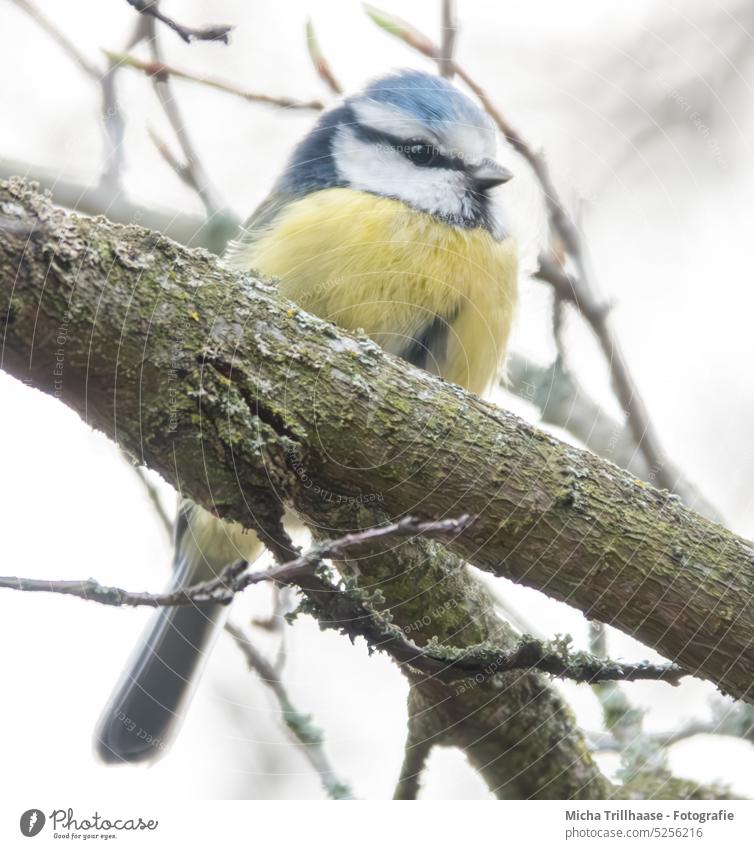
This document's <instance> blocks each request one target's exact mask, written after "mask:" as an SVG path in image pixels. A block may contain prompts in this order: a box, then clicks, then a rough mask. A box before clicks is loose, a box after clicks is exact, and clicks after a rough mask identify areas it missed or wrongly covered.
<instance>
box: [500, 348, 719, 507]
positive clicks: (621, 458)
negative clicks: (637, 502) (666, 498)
mask: <svg viewBox="0 0 754 849" xmlns="http://www.w3.org/2000/svg"><path fill="white" fill-rule="evenodd" d="M506 371H507V380H506V382H504V383H502V384H501V385H502V388H503V389H505V390H507V391H509V392H512V393H513V394H514V395H517V396H518V397H519V398H523V399H524V400H525V401H528V402H529V403H530V404H533V405H534V406H535V407H537V409H538V410H539V412H540V415H541V421H543V422H545V423H546V424H549V425H553V426H554V427H559V428H562V429H563V430H565V431H567V432H568V433H570V434H571V435H572V436H575V437H576V439H578V440H579V441H580V442H582V443H583V444H584V445H585V446H586V447H587V448H588V449H589V450H590V451H593V452H594V453H595V454H597V455H598V456H600V457H604V459H605V460H610V462H611V463H615V465H616V466H620V467H621V468H622V469H628V471H630V472H632V473H633V474H634V475H635V476H636V477H637V478H639V479H640V480H643V481H647V483H655V482H656V481H655V475H654V473H653V470H652V468H651V467H650V466H649V465H648V464H647V461H646V459H645V457H644V455H643V454H642V453H641V452H640V451H639V450H638V446H637V444H636V440H635V439H634V435H633V432H632V431H631V429H630V428H629V427H628V425H627V423H626V422H623V421H619V420H618V419H615V418H613V417H612V416H610V415H609V414H608V413H607V412H606V411H605V410H604V409H603V408H602V406H601V405H600V404H598V403H597V401H595V399H594V398H592V397H591V395H589V393H588V392H587V391H586V390H585V389H584V387H583V386H582V385H581V384H580V383H579V382H578V381H577V380H576V377H575V376H574V374H573V373H572V372H571V371H569V370H567V369H566V367H565V365H564V362H563V359H562V357H556V358H555V360H554V361H553V362H552V363H551V364H550V365H549V366H543V365H539V364H538V363H535V362H532V361H531V360H529V359H527V358H526V357H523V356H521V355H520V354H517V353H515V352H514V353H512V354H511V355H510V356H509V357H508V361H507V369H506ZM666 470H667V472H668V473H669V474H670V475H671V476H672V479H673V481H674V483H673V487H672V491H673V492H675V493H676V494H677V495H679V496H680V497H681V499H682V500H683V502H684V504H686V506H687V507H690V508H691V509H692V510H696V511H697V512H698V513H701V514H702V515H703V516H706V517H707V518H708V519H712V521H713V522H720V523H723V519H722V516H721V514H720V511H719V510H717V508H716V507H715V506H714V505H713V504H712V503H711V502H710V501H709V500H708V499H707V498H706V497H705V496H704V495H702V493H701V492H700V491H699V489H698V488H697V487H696V486H694V484H692V483H691V481H689V480H688V478H686V476H685V475H684V474H683V472H682V471H681V470H680V469H679V468H678V467H677V466H674V465H671V464H670V462H668V463H667V464H666Z"/></svg>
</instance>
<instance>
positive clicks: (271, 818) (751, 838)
mask: <svg viewBox="0 0 754 849" xmlns="http://www.w3.org/2000/svg"><path fill="white" fill-rule="evenodd" d="M32 802H33V803H36V804H35V805H34V806H32V805H31V804H30V803H32ZM398 839H399V840H400V844H401V845H403V846H406V845H407V846H427V845H437V846H442V847H446V846H454V845H455V846H467V847H473V846H474V844H475V841H476V840H480V841H482V842H483V843H484V844H485V845H489V844H490V843H492V845H495V846H501V847H503V846H514V845H527V844H528V845H534V846H543V847H547V849H553V847H589V846H595V847H624V849H640V847H669V846H681V845H684V846H693V847H705V846H709V847H715V849H717V847H721V846H724V847H725V849H738V847H747V849H748V847H751V846H754V802H582V803H568V802H499V803H494V802H450V803H449V802H417V803H414V804H411V803H407V802H403V803H390V802H350V803H349V802H342V803H339V804H337V803H333V802H253V801H252V802H232V801H227V802H226V801H186V802H177V801H172V800H164V801H159V800H154V801H151V802H143V801H133V802H132V801H123V802H113V801H104V802H101V803H96V804H95V803H92V802H85V803H82V802H76V803H72V802H69V801H65V800H53V801H47V802H45V803H41V802H40V800H39V799H27V800H25V801H23V802H19V803H17V804H16V803H10V802H8V800H7V799H6V800H4V801H3V803H2V805H1V806H0V846H2V847H9V846H26V847H29V846H39V847H42V846H49V845H54V844H58V845H62V846H70V845H73V844H87V845H92V844H94V845H97V846H101V845H102V844H103V843H105V844H108V845H110V844H112V845H116V846H121V847H126V846H144V847H150V846H151V847H160V849H162V847H171V849H172V847H180V848H181V849H188V848H189V847H193V846H204V847H207V846H221V847H223V849H224V847H234V846H244V847H254V846H258V845H260V844H262V843H263V844H265V845H267V846H271V845H278V844H280V845H282V846H291V845H297V846H303V847H307V849H309V847H318V846H319V845H322V846H325V845H327V846H328V847H332V846H335V847H338V848H339V849H348V847H354V849H385V845H386V843H388V842H389V843H390V844H392V843H395V842H396V841H397V840H398ZM95 841H96V843H95ZM512 841H515V843H514V842H512Z"/></svg>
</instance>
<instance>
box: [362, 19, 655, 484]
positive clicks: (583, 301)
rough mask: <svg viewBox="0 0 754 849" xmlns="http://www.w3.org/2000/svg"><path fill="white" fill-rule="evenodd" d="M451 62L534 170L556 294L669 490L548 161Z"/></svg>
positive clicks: (393, 27)
mask: <svg viewBox="0 0 754 849" xmlns="http://www.w3.org/2000/svg"><path fill="white" fill-rule="evenodd" d="M365 8H366V12H367V14H368V15H369V16H370V17H371V18H372V20H373V21H374V22H375V23H376V24H377V25H378V26H379V27H381V28H382V29H384V30H385V31H386V32H389V33H390V34H391V35H394V36H396V37H397V38H400V39H401V40H402V41H404V42H405V43H406V44H408V45H409V46H410V47H412V48H414V49H415V50H418V51H419V52H420V53H422V54H424V55H425V56H427V57H428V58H430V59H434V60H435V61H437V60H439V59H440V57H441V50H440V47H438V46H437V45H436V44H434V43H433V42H432V41H431V39H429V38H427V36H425V35H424V34H423V33H421V32H419V31H418V30H417V29H416V28H415V27H413V26H412V25H411V24H408V23H407V22H406V21H403V20H401V19H400V18H397V17H395V16H393V15H389V14H388V13H386V12H382V11H380V10H378V9H375V8H374V7H373V6H368V5H367V6H365ZM451 64H452V67H453V68H454V70H455V72H456V74H457V75H458V77H459V78H460V79H461V80H463V82H464V83H465V84H466V85H467V86H468V88H469V89H470V90H471V91H472V92H473V93H474V94H475V95H476V97H477V98H478V100H479V102H480V103H481V104H482V106H483V107H484V109H485V110H486V112H487V113H488V114H489V115H490V117H491V118H492V120H493V121H494V122H495V124H496V125H497V127H498V129H499V130H500V132H501V133H502V134H503V136H504V138H505V139H506V141H507V142H508V143H509V144H510V145H511V147H512V148H513V149H514V150H515V151H516V152H517V153H519V154H520V155H521V156H522V157H523V158H524V159H525V160H526V162H527V163H528V164H529V166H530V168H531V169H532V171H533V172H534V175H535V177H536V178H537V180H538V182H539V184H540V186H541V188H542V192H543V194H544V198H545V203H546V206H547V211H548V217H549V222H550V230H551V236H553V237H554V236H556V237H557V238H558V239H559V240H560V241H561V242H562V245H563V247H564V249H565V251H566V253H567V255H568V256H569V258H570V259H571V260H572V262H573V264H574V266H575V272H576V273H575V274H573V275H571V274H565V275H564V279H563V278H562V276H561V275H558V277H557V279H558V292H559V294H560V295H561V296H562V297H563V298H565V299H567V300H570V301H571V302H572V303H575V304H576V305H577V306H578V307H579V310H580V311H581V313H582V315H583V316H584V318H585V319H586V321H587V322H588V323H589V325H590V326H591V328H592V330H593V331H594V333H595V335H596V336H597V339H598V340H599V343H600V346H601V347H602V350H603V353H604V355H605V358H606V360H607V362H608V365H609V368H610V372H611V375H612V381H613V388H614V390H615V393H616V395H617V397H618V399H619V401H620V403H621V405H622V406H623V408H624V409H625V410H626V413H627V416H628V421H629V424H630V426H631V430H632V432H633V434H634V438H635V440H636V443H637V444H638V445H639V446H640V448H641V451H642V452H643V453H644V455H645V456H646V459H647V463H648V464H649V466H650V468H652V469H653V470H654V471H655V474H656V477H657V481H658V483H659V484H660V486H663V487H665V488H666V489H670V488H671V487H672V480H671V477H670V476H669V475H668V473H667V469H666V460H665V455H664V452H663V451H662V448H661V447H660V444H659V440H658V438H657V435H656V434H655V431H654V427H653V425H652V422H651V420H650V418H649V413H648V410H647V408H646V406H645V404H644V401H643V400H642V398H641V396H640V394H639V391H638V388H637V387H636V384H635V382H634V380H633V377H632V376H631V373H630V371H629V369H628V365H627V363H626V360H625V357H624V356H623V353H622V351H621V348H620V345H619V344H618V340H617V337H616V335H615V332H614V330H613V329H612V326H611V324H610V322H609V320H608V314H607V311H605V310H603V309H602V308H601V307H600V305H599V301H598V299H597V295H596V287H595V285H594V282H593V275H592V273H591V269H590V268H589V263H588V261H587V257H586V250H585V248H584V245H583V243H582V239H581V234H580V232H579V230H578V228H577V227H576V225H575V223H574V221H573V220H572V218H571V217H570V215H569V214H568V212H567V210H566V208H565V205H564V204H563V203H562V201H561V199H560V196H559V194H558V191H557V188H556V186H555V183H554V181H553V179H552V176H551V174H550V170H549V167H548V165H547V161H546V160H545V158H544V156H543V155H542V154H541V153H539V152H537V151H535V150H534V149H533V148H532V147H531V146H530V145H529V144H528V143H527V142H526V140H525V139H524V138H523V136H522V135H521V134H520V133H519V132H518V131H517V130H516V129H514V127H513V126H512V125H511V124H510V123H509V122H508V121H507V120H506V119H505V117H504V116H503V114H502V112H500V110H499V109H498V108H497V107H496V106H495V104H494V103H493V102H492V100H491V98H490V97H489V95H488V94H487V92H486V91H485V90H484V88H483V87H482V86H481V85H480V84H479V83H478V82H476V80H475V79H474V78H473V77H472V76H471V75H470V74H469V72H468V71H467V70H466V69H465V68H464V67H463V66H461V65H459V64H458V63H457V62H455V61H454V60H451ZM548 264H549V265H551V266H554V267H555V268H557V265H558V263H557V262H556V261H555V260H552V259H551V260H548ZM548 271H552V269H548ZM540 277H541V278H542V279H546V280H548V282H552V280H553V277H554V275H552V274H551V273H550V274H547V275H540Z"/></svg>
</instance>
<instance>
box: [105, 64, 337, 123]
mask: <svg viewBox="0 0 754 849" xmlns="http://www.w3.org/2000/svg"><path fill="white" fill-rule="evenodd" d="M104 52H105V55H106V56H108V57H109V58H110V59H111V60H112V61H113V62H116V63H118V65H120V66H122V67H127V68H133V69H135V70H137V71H142V72H143V73H145V74H146V75H147V76H148V77H156V78H158V79H159V78H164V79H167V78H168V77H175V78H176V79H178V80H185V81H187V82H192V83H198V84H199V85H203V86H207V87H208V88H214V89H216V90H217V91H223V92H225V93H226V94H232V95H234V96H235V97H240V98H241V99H242V100H246V101H248V102H250V103H264V104H267V105H268V106H279V107H280V108H281V109H306V110H311V111H315V112H318V111H320V110H322V109H324V108H325V104H324V103H323V102H322V101H321V100H299V99H297V98H295V97H277V96H275V95H271V94H262V93H261V92H258V91H249V90H247V89H241V88H238V87H237V86H236V85H234V84H233V83H229V82H225V81H224V80H218V79H216V78H215V77H207V76H204V75H200V74H194V73H192V72H191V71H185V70H181V69H180V68H176V67H175V66H173V65H167V64H165V63H164V62H145V61H143V60H141V59H137V58H136V57H135V56H131V55H130V54H128V53H115V52H112V51H109V50H106V51H104Z"/></svg>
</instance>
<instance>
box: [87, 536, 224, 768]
mask: <svg viewBox="0 0 754 849" xmlns="http://www.w3.org/2000/svg"><path fill="white" fill-rule="evenodd" d="M176 550H179V546H178V545H177V546H176ZM199 557H200V558H201V555H199ZM176 567H177V568H176V569H175V572H174V575H173V580H172V581H171V585H170V589H177V588H179V587H181V586H188V585H189V584H190V583H192V582H195V581H197V580H201V577H202V576H198V575H197V573H198V572H200V570H202V571H204V572H206V569H207V566H206V564H205V563H201V564H199V563H193V562H191V561H189V560H187V559H183V560H179V561H177V562H176ZM203 577H206V575H204V576H203ZM226 609H227V608H226V606H224V605H221V604H214V603H208V604H197V605H194V606H179V607H163V608H159V609H158V610H156V611H155V613H154V615H153V616H152V619H151V621H150V623H149V625H148V627H147V630H146V632H145V633H144V635H143V636H142V639H141V640H140V642H139V644H138V645H137V646H136V649H135V650H134V653H133V655H132V656H131V658H130V660H129V662H128V664H127V666H126V669H125V671H124V673H123V675H122V677H121V679H120V681H119V682H118V684H117V686H116V687H115V690H114V691H113V694H112V696H111V698H110V701H109V702H108V704H107V706H106V707H105V709H104V711H103V712H102V714H101V715H100V719H99V722H98V723H97V728H96V731H95V751H96V753H97V755H98V756H99V758H100V759H101V760H102V761H104V762H105V763H108V764H118V763H141V762H145V761H151V760H156V759H157V758H159V757H160V756H161V755H162V754H164V753H165V752H166V751H167V749H168V747H169V745H170V743H171V741H172V739H173V738H174V737H175V735H176V732H177V731H178V728H179V726H180V724H181V721H182V719H183V716H184V715H185V713H186V710H187V708H188V703H189V701H190V697H191V695H192V691H193V689H194V688H193V687H192V686H191V684H192V680H193V679H194V678H195V677H196V675H197V673H198V671H199V669H200V668H201V666H202V660H203V658H204V657H205V656H206V654H207V651H208V649H209V647H210V643H211V642H212V639H213V637H214V636H215V634H216V633H217V631H218V629H219V627H220V626H221V625H222V623H223V620H224V618H225V617H224V614H225V611H226Z"/></svg>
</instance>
